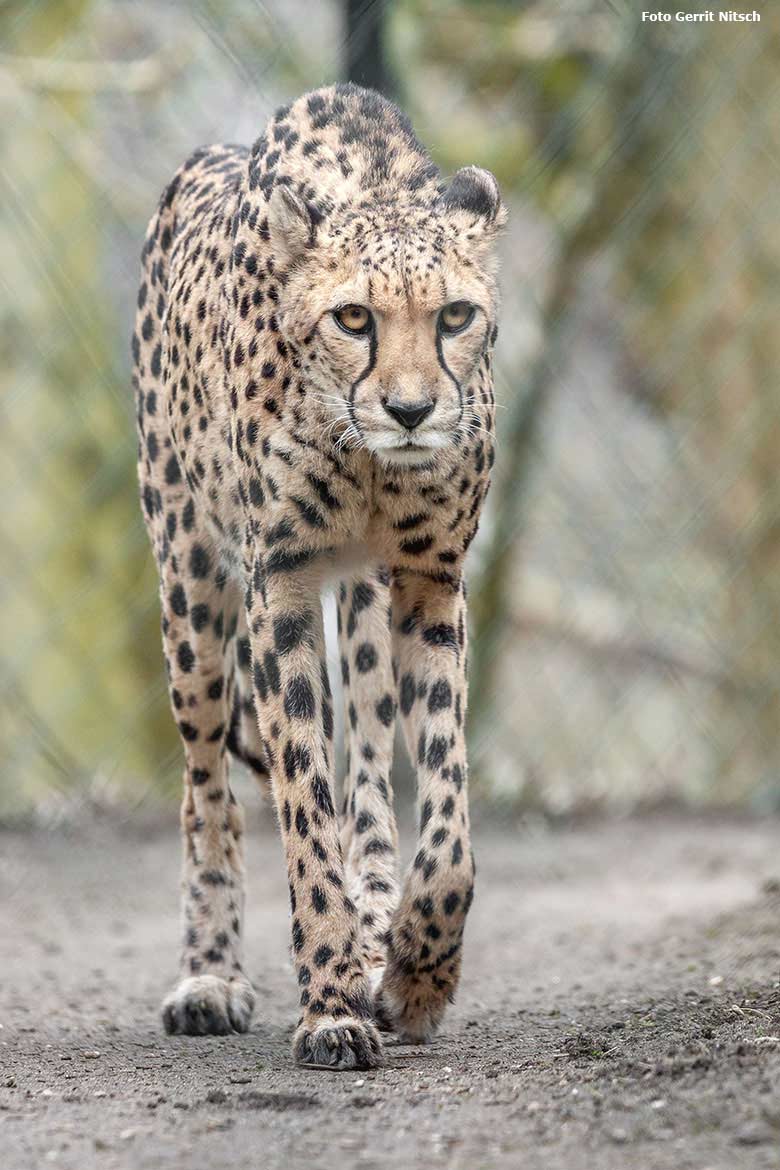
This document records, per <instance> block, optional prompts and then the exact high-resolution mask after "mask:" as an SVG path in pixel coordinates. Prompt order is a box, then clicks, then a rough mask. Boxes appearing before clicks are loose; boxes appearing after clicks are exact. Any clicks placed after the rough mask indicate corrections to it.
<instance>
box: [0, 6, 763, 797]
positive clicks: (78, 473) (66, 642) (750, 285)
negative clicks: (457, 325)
mask: <svg viewBox="0 0 780 1170" xmlns="http://www.w3.org/2000/svg"><path fill="white" fill-rule="evenodd" d="M679 7H680V8H685V7H686V6H684V5H680V6H679ZM687 7H688V9H689V10H690V11H695V8H694V6H691V5H689V6H687ZM724 7H725V6H724ZM659 10H661V11H668V12H670V13H673V12H674V11H675V9H671V8H666V7H665V6H661V7H660V9H659ZM744 11H745V12H749V11H751V9H749V8H747V7H746V8H744ZM760 16H761V20H760V21H750V22H747V21H745V22H741V21H720V20H719V19H717V17H718V9H715V17H716V19H715V20H714V21H713V22H712V23H708V24H706V25H705V24H701V23H694V22H683V21H678V20H676V19H675V18H674V17H673V18H672V20H671V21H670V22H668V23H667V22H665V21H658V22H649V21H643V20H642V14H641V11H640V8H639V6H637V5H635V4H633V2H631V0H563V2H561V3H556V4H552V3H549V2H545V3H530V2H516V3H501V2H498V0H496V2H494V3H477V2H476V0H474V2H467V0H460V2H452V3H448V2H444V0H441V2H437V0H398V2H397V3H387V4H382V3H377V2H374V3H372V2H371V0H364V2H361V0H349V2H348V3H346V4H344V5H342V4H338V3H336V2H335V0H334V2H323V3H318V4H307V3H305V2H304V0H294V2H292V3H291V2H289V0H287V2H283V0H273V3H263V4H261V3H258V2H251V0H229V2H225V3H221V4H217V3H208V2H203V0H201V2H198V3H194V4H187V5H185V4H179V5H176V4H170V5H165V4H161V5H157V4H155V5H150V4H139V3H133V2H126V0H103V2H100V0H71V2H68V3H57V4H55V3H53V2H51V3H48V4H47V3H40V2H39V3H36V2H31V0H28V2H23V0H15V2H12V3H10V4H8V5H6V7H5V9H4V12H3V15H2V33H3V37H2V56H0V101H1V102H2V108H3V112H4V117H3V120H2V125H1V126H0V139H2V148H3V162H2V172H1V174H0V183H1V184H2V196H1V206H2V218H1V220H0V241H1V242H2V254H3V257H4V261H3V265H2V268H1V269H0V282H1V285H2V290H3V297H2V307H1V313H2V316H1V318H0V321H1V325H0V329H1V332H0V339H1V341H0V343H1V344H2V355H3V363H2V378H3V383H4V385H3V391H2V395H0V453H1V455H2V458H1V459H0V489H1V491H2V495H1V497H0V498H2V500H3V508H2V514H1V518H0V526H1V527H0V540H1V541H2V549H3V574H2V599H1V602H0V729H1V734H2V749H3V768H2V780H0V812H3V813H5V814H6V815H7V814H8V813H9V812H13V811H15V810H19V809H23V808H28V807H30V806H31V805H32V804H38V805H42V804H43V805H45V804H47V803H51V802H54V803H55V804H56V803H57V802H58V801H60V800H61V799H62V798H63V797H67V798H70V797H71V796H72V794H73V793H74V792H75V793H78V794H80V795H82V796H83V795H84V794H87V793H89V794H91V795H92V796H100V795H101V794H103V795H106V794H111V793H113V792H114V791H115V790H118V791H121V793H122V794H123V795H124V796H125V797H128V796H130V797H132V796H133V794H137V795H138V796H139V798H140V797H143V796H145V795H146V794H148V793H149V792H150V791H152V790H154V789H161V790H165V789H166V786H168V785H171V784H172V783H173V777H174V776H176V774H177V773H178V769H179V758H180V757H179V748H178V745H177V743H176V740H175V737H174V731H173V724H172V720H171V719H170V716H169V713H168V709H167V699H166V695H165V686H164V679H163V674H162V657H161V652H160V648H159V616H158V606H157V596H156V581H155V575H154V570H153V565H152V560H151V556H150V554H149V552H148V548H147V542H146V536H145V533H144V531H143V527H142V524H141V519H140V513H139V510H138V507H137V497H136V488H135V481H134V474H135V473H134V458H135V435H134V428H133V415H132V401H131V398H132V396H131V391H130V378H129V368H128V367H129V333H130V329H131V321H132V313H133V299H134V293H135V286H136V282H137V276H138V271H137V268H138V252H139V248H140V242H141V240H142V238H143V232H144V228H145V224H146V220H147V219H148V217H149V215H150V213H151V211H152V209H153V207H154V205H155V202H156V199H157V196H158V193H159V191H160V189H161V188H162V186H163V185H164V183H165V182H166V180H167V179H168V178H169V177H170V174H171V173H172V171H173V170H174V169H175V167H176V166H177V165H178V164H179V162H180V161H181V160H182V159H183V158H184V157H185V156H186V155H187V154H188V153H189V151H190V150H191V149H192V148H193V147H194V146H195V145H198V144H201V143H204V142H208V141H214V140H219V139H223V140H231V141H236V140H238V141H246V142H249V141H251V140H252V139H253V138H254V137H255V136H256V135H257V133H258V132H259V129H260V128H261V127H262V125H263V123H264V121H265V120H266V119H267V117H268V116H269V115H270V113H271V112H272V111H273V109H274V108H275V107H276V106H277V105H278V104H279V103H280V102H281V101H283V100H286V99H288V98H289V97H291V96H294V95H296V94H297V93H299V92H302V91H304V90H305V89H307V88H313V87H314V86H316V85H318V84H322V83H324V82H327V81H331V80H334V79H337V78H339V77H342V76H344V75H346V74H349V75H351V76H353V77H355V78H357V79H360V80H363V81H374V82H375V83H376V84H381V85H383V86H384V87H385V88H390V89H392V90H394V91H395V95H396V96H397V97H398V98H399V99H400V100H401V101H402V103H403V104H404V105H405V106H406V107H407V108H408V110H409V112H410V114H411V116H412V118H413V121H414V123H415V126H416V128H417V130H418V133H419V135H420V137H421V138H422V140H423V141H424V142H426V143H427V144H428V145H429V146H430V147H431V148H432V151H433V154H434V157H435V158H436V160H437V162H439V164H440V165H441V166H442V168H443V170H444V171H445V172H449V171H452V170H454V169H455V168H456V167H457V166H460V165H462V164H464V163H467V162H475V163H478V164H480V165H482V166H486V167H489V168H491V169H492V170H494V172H495V173H496V174H497V176H498V178H499V180H500V181H501V183H502V187H503V189H504V192H505V195H506V198H507V201H508V203H509V204H510V207H511V209H512V216H511V224H510V228H509V230H508V233H507V236H506V238H505V241H504V245H503V281H502V283H503V289H504V311H503V316H502V329H501V334H500V338H499V349H498V354H497V365H498V371H499V376H498V392H499V401H500V403H501V407H502V409H500V410H499V412H498V416H499V417H498V439H499V443H498V446H499V460H498V465H497V470H496V478H495V486H494V489H493V492H492V494H491V498H490V501H489V507H488V510H487V514H486V517H485V520H484V522H483V527H482V531H481V534H480V538H479V541H478V543H477V545H476V547H475V552H474V556H473V560H472V566H471V570H472V571H471V597H472V616H473V623H474V629H473V641H472V647H473V650H472V721H471V740H472V769H473V775H474V781H475V789H476V790H477V791H480V792H482V793H483V794H484V795H485V796H490V797H499V798H502V799H503V798H510V799H518V800H526V801H533V802H535V803H539V804H541V805H542V806H543V807H546V808H555V809H561V808H563V809H566V808H571V807H579V806H583V805H587V804H592V803H594V802H601V801H605V800H606V801H617V802H622V803H624V804H628V805H633V804H636V803H638V802H642V801H655V800H659V799H662V798H665V797H667V796H675V797H681V798H683V799H685V800H690V801H695V802H709V801H715V802H724V801H728V802H743V801H745V800H747V799H751V800H754V801H756V800H758V801H764V802H770V801H772V800H774V798H775V794H776V792H777V785H776V783H775V777H776V774H777V770H778V761H780V744H779V743H778V738H780V711H778V706H780V624H779V623H778V616H777V612H776V611H777V609H778V606H777V605H776V604H775V598H776V597H777V596H778V595H780V576H778V572H777V567H778V566H777V565H776V562H777V560H778V555H777V554H778V550H779V549H780V527H779V522H780V507H778V503H779V500H778V497H779V496H780V486H778V474H777V470H776V464H777V462H778V452H779V450H780V444H779V442H778V440H780V413H779V407H780V404H779V402H778V392H777V389H776V384H775V383H776V372H775V371H776V367H777V364H778V362H777V357H778V352H777V351H778V348H780V343H779V342H778V340H777V330H776V328H775V326H774V319H775V317H776V316H777V310H778V308H780V287H779V286H778V261H779V260H780V253H779V249H778V245H779V243H780V241H779V240H778V228H777V226H776V216H775V215H774V214H773V211H774V202H775V200H774V198H773V197H774V194H775V190H776V183H777V174H778V159H780V153H779V151H778V147H779V145H780V144H779V143H778V138H780V121H778V113H779V112H780V95H778V93H777V90H778V85H779V84H780V83H778V64H780V20H778V14H777V13H776V12H775V10H774V9H773V8H772V7H771V6H770V5H768V4H765V5H764V6H763V9H762V11H761V12H760Z"/></svg>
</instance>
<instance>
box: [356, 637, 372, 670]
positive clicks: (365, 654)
mask: <svg viewBox="0 0 780 1170" xmlns="http://www.w3.org/2000/svg"><path fill="white" fill-rule="evenodd" d="M376 664H377V653H376V649H375V648H374V646H372V644H371V643H370V642H361V644H360V645H359V646H358V648H357V651H356V653H355V666H356V667H357V668H358V670H359V671H360V673H361V674H367V673H368V671H369V670H373V669H374V667H375V666H376Z"/></svg>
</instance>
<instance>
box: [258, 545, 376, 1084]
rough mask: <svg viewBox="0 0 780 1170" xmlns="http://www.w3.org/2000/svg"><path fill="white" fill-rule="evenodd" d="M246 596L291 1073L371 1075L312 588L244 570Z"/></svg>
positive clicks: (371, 1045) (298, 580)
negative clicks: (290, 1006) (287, 921)
mask: <svg viewBox="0 0 780 1170" xmlns="http://www.w3.org/2000/svg"><path fill="white" fill-rule="evenodd" d="M250 579H251V581H252V586H251V587H250V588H249V589H248V591H247V606H248V615H247V616H248V627H249V630H250V639H251V643H252V658H253V680H254V687H255V699H256V707H257V713H258V721H259V725H260V732H261V735H262V738H263V742H264V747H265V752H264V755H265V758H266V760H267V761H268V763H269V766H270V771H271V779H272V782H273V790H274V798H275V801H276V805H277V809H278V812H279V821H280V825H281V832H282V838H283V842H284V848H285V854H286V860H287V874H288V879H289V883H290V904H291V908H292V915H293V920H292V945H293V958H294V962H295V967H296V971H297V975H298V984H299V986H300V1004H301V1009H302V1014H301V1019H300V1021H299V1024H298V1029H297V1031H296V1034H295V1039H294V1042H293V1052H294V1055H295V1058H296V1060H298V1061H299V1062H300V1063H301V1064H306V1065H314V1066H322V1067H327V1068H372V1067H374V1066H375V1065H377V1064H379V1063H380V1061H381V1043H380V1039H379V1034H378V1032H377V1030H376V1027H375V1026H374V1023H373V1018H372V1016H373V1013H372V1004H371V998H370V995H369V989H368V984H367V981H366V973H365V966H364V962H363V953H362V948H361V945H360V939H359V936H358V917H357V911H356V907H355V904H354V902H353V901H352V900H351V898H350V897H349V895H348V893H347V889H346V882H345V874H344V865H343V861H342V854H341V845H340V842H339V830H338V821H337V818H336V812H335V808H334V805H333V795H332V794H333V782H332V769H333V760H332V754H333V753H332V747H333V744H332V741H333V707H332V699H331V693H330V685H329V682H328V673H327V667H326V663H325V639H324V633H323V621H322V607H321V604H320V596H319V582H318V581H317V580H316V578H315V577H314V576H313V575H307V573H306V572H305V571H303V572H300V571H297V572H296V571H293V570H290V569H287V568H280V569H275V570H274V571H272V572H270V573H269V574H268V575H266V574H265V573H264V571H263V568H262V562H260V561H259V560H258V561H256V562H255V564H254V566H253V568H252V573H251V578H250Z"/></svg>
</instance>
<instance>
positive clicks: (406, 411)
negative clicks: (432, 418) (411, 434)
mask: <svg viewBox="0 0 780 1170" xmlns="http://www.w3.org/2000/svg"><path fill="white" fill-rule="evenodd" d="M384 408H385V410H386V411H387V413H388V414H389V415H390V417H391V418H394V419H395V420H396V422H399V423H400V424H401V426H402V427H406V429H407V430H408V431H413V430H414V428H415V427H418V426H419V425H420V423H421V422H422V420H423V419H424V418H427V417H428V415H429V414H430V413H431V411H432V410H433V403H432V402H431V400H430V398H423V399H422V400H421V401H420V402H402V401H401V399H400V398H388V399H387V401H386V402H385V403H384Z"/></svg>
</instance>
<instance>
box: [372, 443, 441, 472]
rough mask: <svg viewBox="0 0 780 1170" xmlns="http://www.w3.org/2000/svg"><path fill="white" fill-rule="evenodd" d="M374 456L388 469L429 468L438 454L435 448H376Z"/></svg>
mask: <svg viewBox="0 0 780 1170" xmlns="http://www.w3.org/2000/svg"><path fill="white" fill-rule="evenodd" d="M373 453H374V455H375V456H376V458H377V459H378V460H379V461H380V462H381V463H384V464H385V465H386V466H388V467H431V466H432V465H433V464H434V463H435V461H436V456H437V454H438V449H437V448H435V447H413V446H411V445H409V446H408V447H378V448H375V449H374V452H373Z"/></svg>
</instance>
